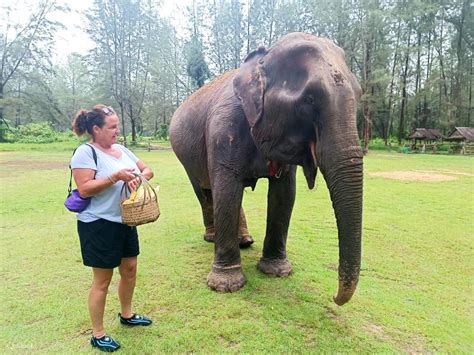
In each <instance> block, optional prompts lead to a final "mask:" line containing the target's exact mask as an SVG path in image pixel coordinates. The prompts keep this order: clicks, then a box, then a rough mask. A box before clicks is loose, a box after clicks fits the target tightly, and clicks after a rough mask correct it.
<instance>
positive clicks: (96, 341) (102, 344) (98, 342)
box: [91, 335, 120, 353]
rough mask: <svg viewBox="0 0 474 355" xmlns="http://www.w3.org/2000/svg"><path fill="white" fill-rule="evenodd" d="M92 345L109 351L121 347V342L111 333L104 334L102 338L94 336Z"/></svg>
mask: <svg viewBox="0 0 474 355" xmlns="http://www.w3.org/2000/svg"><path fill="white" fill-rule="evenodd" d="M91 345H92V346H93V347H94V348H98V349H99V350H101V351H105V352H108V353H111V352H114V351H115V350H117V349H119V348H120V343H119V342H118V341H117V340H115V339H114V338H112V337H111V336H110V335H104V336H102V337H100V338H96V337H95V336H92V338H91Z"/></svg>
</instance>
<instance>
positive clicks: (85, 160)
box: [71, 144, 140, 223]
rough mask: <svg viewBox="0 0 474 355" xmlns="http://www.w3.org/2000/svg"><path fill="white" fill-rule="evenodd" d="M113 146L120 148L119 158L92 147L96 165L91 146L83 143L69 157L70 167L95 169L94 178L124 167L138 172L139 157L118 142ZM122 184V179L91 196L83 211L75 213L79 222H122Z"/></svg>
mask: <svg viewBox="0 0 474 355" xmlns="http://www.w3.org/2000/svg"><path fill="white" fill-rule="evenodd" d="M113 147H114V148H116V149H118V150H120V152H121V153H122V154H121V156H120V158H115V157H113V156H111V155H109V154H106V153H104V152H103V151H101V150H100V149H98V148H96V147H94V149H95V152H96V154H97V166H96V165H95V162H94V156H93V155H92V150H91V148H90V147H88V146H87V145H86V144H83V145H81V146H79V147H78V148H77V150H76V152H75V153H74V155H73V157H72V158H71V168H72V169H77V168H86V169H93V170H96V174H95V178H96V179H101V178H106V177H107V176H110V175H111V174H113V173H115V172H117V171H119V170H121V169H124V168H133V169H135V172H137V173H139V172H140V169H138V166H137V164H136V163H137V161H138V160H139V159H138V158H137V157H136V155H135V154H133V153H132V152H131V151H130V150H128V149H127V148H125V147H124V146H122V145H120V144H114V145H113ZM123 184H124V182H123V181H117V182H116V183H115V184H113V185H112V186H110V187H108V188H106V189H105V190H103V191H102V192H100V193H98V194H96V195H94V196H92V199H91V203H90V204H89V206H87V208H86V209H85V210H84V211H82V212H80V213H78V214H77V219H78V220H80V221H81V222H86V223H88V222H93V221H96V220H98V219H99V218H103V219H106V220H108V221H111V222H118V223H122V216H121V213H120V192H121V190H122V186H123Z"/></svg>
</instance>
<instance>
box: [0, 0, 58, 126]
mask: <svg viewBox="0 0 474 355" xmlns="http://www.w3.org/2000/svg"><path fill="white" fill-rule="evenodd" d="M15 11H18V10H17V9H12V8H10V7H3V8H2V22H3V23H4V24H5V25H4V27H3V26H2V32H1V33H0V46H1V52H0V57H1V65H0V123H2V124H5V125H7V126H8V122H7V120H6V117H5V116H4V109H5V101H4V98H5V95H6V94H8V93H9V92H8V91H7V85H8V84H9V82H10V81H12V80H14V79H15V78H17V79H18V81H17V84H18V85H19V86H20V89H19V90H16V89H17V88H18V86H16V85H15V89H12V90H11V91H10V92H15V93H16V94H18V92H20V91H21V90H22V89H21V87H22V86H21V82H22V80H24V79H28V77H29V75H30V73H34V74H33V75H31V76H30V77H29V80H31V79H33V78H37V75H38V73H48V72H50V71H51V70H52V66H51V62H50V58H51V57H52V47H53V44H54V41H53V40H54V35H55V32H56V31H57V29H58V28H59V27H60V24H59V23H58V22H56V21H52V20H51V19H50V15H51V14H52V13H53V12H55V11H67V8H64V7H60V6H58V5H57V4H56V2H55V1H50V0H43V1H41V2H39V4H38V5H37V7H36V9H35V10H34V11H33V13H32V14H31V15H30V16H29V19H28V20H27V22H26V23H25V24H20V23H17V24H12V22H11V18H12V16H14V15H13V14H12V13H14V12H15ZM20 78H23V79H20ZM43 83H44V82H43Z"/></svg>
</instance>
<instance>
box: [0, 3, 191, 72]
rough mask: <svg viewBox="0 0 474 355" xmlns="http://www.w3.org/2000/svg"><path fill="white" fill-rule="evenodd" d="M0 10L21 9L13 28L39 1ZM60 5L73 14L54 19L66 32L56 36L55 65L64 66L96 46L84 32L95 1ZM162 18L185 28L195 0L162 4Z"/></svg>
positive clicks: (12, 19) (11, 21) (12, 16)
mask: <svg viewBox="0 0 474 355" xmlns="http://www.w3.org/2000/svg"><path fill="white" fill-rule="evenodd" d="M0 3H1V5H0V11H1V7H4V6H11V7H12V8H16V9H18V10H17V11H14V12H12V13H11V14H10V17H9V18H8V20H7V22H9V24H11V25H13V24H15V23H25V22H26V21H27V19H28V17H29V15H30V14H31V12H32V11H33V10H34V8H35V5H36V4H37V3H38V0H0ZM58 3H60V4H67V5H68V6H69V7H70V8H71V11H70V12H69V13H63V12H61V13H57V14H54V15H53V19H55V20H57V21H59V22H61V23H62V24H63V25H64V26H65V28H64V29H61V30H59V31H58V32H57V35H56V48H55V51H56V55H57V57H56V58H55V60H53V61H54V62H62V63H64V62H65V61H66V59H67V56H68V54H70V53H73V52H77V53H85V52H87V51H88V50H90V49H92V48H93V47H94V42H93V41H92V40H91V39H90V38H89V37H88V35H87V34H86V32H85V27H86V24H87V21H86V19H85V16H84V15H83V12H84V11H86V10H87V9H89V8H90V7H91V6H92V4H93V0H69V1H68V0H58ZM161 3H162V7H161V16H163V17H170V18H171V19H172V22H173V24H174V25H175V26H176V27H177V28H179V27H180V26H183V24H184V19H185V18H184V15H183V13H184V9H185V7H186V6H187V5H189V4H192V0H179V1H176V0H161ZM0 21H1V22H4V15H3V16H2V15H0ZM4 26H6V23H0V28H2V27H4Z"/></svg>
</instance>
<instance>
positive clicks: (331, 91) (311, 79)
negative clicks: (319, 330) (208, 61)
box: [233, 33, 363, 305]
mask: <svg viewBox="0 0 474 355" xmlns="http://www.w3.org/2000/svg"><path fill="white" fill-rule="evenodd" d="M233 85H234V92H235V94H236V95H237V96H238V97H239V99H240V101H241V103H242V107H243V110H244V112H245V115H246V117H247V120H248V122H249V124H250V126H251V132H252V137H253V139H254V141H255V144H256V145H257V146H258V147H259V149H260V151H261V152H262V153H263V155H264V156H265V157H266V158H267V159H268V160H272V161H274V162H276V163H277V164H297V165H301V166H303V170H304V174H305V177H306V180H307V183H308V187H309V188H313V186H314V180H315V177H316V171H317V168H318V167H319V169H320V170H321V172H322V173H323V175H324V178H325V180H326V183H327V186H328V188H329V191H330V194H331V200H332V203H333V208H334V211H335V215H336V219H337V226H338V231H339V233H338V234H339V290H338V293H337V295H336V296H335V297H334V301H335V302H336V303H337V304H339V305H342V304H344V303H346V302H347V301H349V300H350V298H351V297H352V295H353V293H354V292H355V289H356V286H357V282H358V279H359V271H360V255H361V226H362V177H363V168H362V151H361V148H360V145H359V137H358V134H357V128H356V106H357V101H358V99H359V98H360V95H361V89H360V86H359V84H358V83H357V80H356V79H355V77H354V75H353V74H352V73H351V72H350V71H349V69H348V68H347V65H346V63H345V59H344V53H343V51H342V50H341V49H340V48H339V47H337V46H336V45H335V44H334V43H333V42H331V41H329V40H327V39H323V38H318V37H315V36H312V35H308V34H304V33H293V34H289V35H287V36H285V37H283V38H282V39H280V40H279V41H278V42H276V43H275V45H274V46H273V47H272V48H271V49H269V50H268V51H267V50H265V49H264V48H260V49H258V50H257V51H255V52H253V53H251V54H249V56H248V57H247V59H246V60H245V62H244V63H243V64H242V66H241V67H240V69H239V72H238V73H237V74H236V76H235V78H234V83H233Z"/></svg>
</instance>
